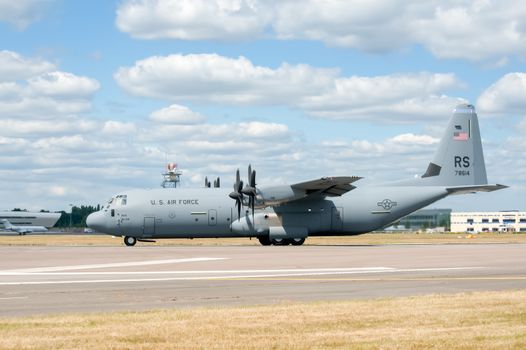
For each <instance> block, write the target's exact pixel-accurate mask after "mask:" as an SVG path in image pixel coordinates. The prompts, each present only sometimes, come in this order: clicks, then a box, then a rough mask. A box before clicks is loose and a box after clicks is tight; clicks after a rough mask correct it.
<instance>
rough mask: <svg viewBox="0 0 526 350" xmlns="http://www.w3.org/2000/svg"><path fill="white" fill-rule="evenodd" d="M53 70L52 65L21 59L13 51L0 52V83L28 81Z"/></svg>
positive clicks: (35, 60) (30, 59)
mask: <svg viewBox="0 0 526 350" xmlns="http://www.w3.org/2000/svg"><path fill="white" fill-rule="evenodd" d="M0 6H1V5H0ZM0 13H2V12H1V10H0ZM55 68H56V67H55V65H54V64H53V63H51V62H47V61H44V60H42V59H39V58H28V57H22V56H20V55H19V54H18V53H16V52H13V51H7V50H2V51H0V82H2V81H7V82H9V81H16V80H20V79H28V78H31V77H34V76H36V75H39V74H42V73H45V72H49V71H52V70H54V69H55Z"/></svg>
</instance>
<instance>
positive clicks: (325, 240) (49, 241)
mask: <svg viewBox="0 0 526 350" xmlns="http://www.w3.org/2000/svg"><path fill="white" fill-rule="evenodd" d="M397 243H429V244H434V243H443V244H447V243H526V234H511V233H510V234H494V233H481V234H477V235H469V234H465V233H443V234H440V233H432V234H431V233H420V234H416V233H369V234H364V235H359V236H342V237H335V236H331V237H309V238H308V239H307V240H306V241H305V245H356V244H397ZM137 244H138V245H144V246H148V245H161V246H177V245H195V246H199V245H212V246H213V245H259V242H258V240H257V239H252V240H250V239H248V238H221V239H216V238H207V239H201V238H200V239H164V240H163V239H161V240H158V241H157V242H156V243H141V242H138V243H137ZM6 245H35V246H76V245H78V246H120V245H124V243H123V240H122V238H121V237H112V236H107V235H89V234H79V235H27V236H17V235H16V236H15V235H0V246H6Z"/></svg>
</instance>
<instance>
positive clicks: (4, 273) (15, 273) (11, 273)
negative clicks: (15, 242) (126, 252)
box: [0, 267, 393, 276]
mask: <svg viewBox="0 0 526 350" xmlns="http://www.w3.org/2000/svg"><path fill="white" fill-rule="evenodd" d="M392 269H393V268H391V267H352V268H349V267H336V268H315V269H260V270H177V271H173V270H171V271H92V272H26V271H18V270H17V271H15V270H7V271H0V276H67V275H75V276H82V275H170V274H220V273H276V272H279V273H289V272H293V273H298V272H302V273H310V272H312V273H316V272H327V271H331V272H334V273H337V272H338V271H341V272H357V273H359V272H361V271H365V272H376V271H378V272H383V271H390V270H392ZM280 276H281V275H280Z"/></svg>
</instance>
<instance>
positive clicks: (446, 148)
mask: <svg viewBox="0 0 526 350" xmlns="http://www.w3.org/2000/svg"><path fill="white" fill-rule="evenodd" d="M422 179H424V180H425V182H426V184H429V185H444V186H464V185H484V184H487V183H488V179H487V176H486V165H485V164H484V154H483V151H482V142H481V139H480V130H479V123H478V119H477V113H476V112H475V107H473V106H472V105H470V104H460V105H458V106H457V107H456V108H455V109H454V110H453V115H452V117H451V120H450V121H449V124H448V126H447V129H446V132H445V133H444V136H442V140H441V141H440V145H439V147H438V150H437V152H436V153H435V157H434V158H433V161H432V162H430V163H429V165H428V167H427V170H426V172H425V173H424V174H423V175H422Z"/></svg>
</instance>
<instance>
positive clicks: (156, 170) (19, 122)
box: [0, 0, 526, 211]
mask: <svg viewBox="0 0 526 350" xmlns="http://www.w3.org/2000/svg"><path fill="white" fill-rule="evenodd" d="M525 60H526V3H525V2H516V1H513V2H512V1H504V0H501V1H490V0H475V1H462V0H458V1H448V0H441V1H407V0H391V1H387V0H370V1H364V0H346V1H337V0H281V1H273V0H267V1H262V0H120V1H109V0H91V1H66V0H17V1H11V0H0V179H1V181H0V210H9V209H13V208H24V209H29V210H41V209H44V210H51V211H56V210H68V208H69V206H70V204H74V205H81V204H84V205H96V204H102V203H105V202H106V201H107V200H108V199H109V198H111V196H112V195H114V194H116V193H119V192H121V191H124V190H126V189H130V188H156V187H159V186H160V183H161V181H162V177H161V173H162V172H163V170H164V169H165V165H166V163H167V162H175V163H177V164H178V167H179V169H180V170H182V171H183V176H182V182H181V185H180V186H181V187H202V186H203V182H204V178H205V176H208V177H209V178H215V177H217V176H219V177H221V181H222V185H223V186H227V187H230V186H232V184H233V182H234V180H235V171H236V169H237V168H241V173H242V174H244V173H245V172H246V170H245V169H246V167H247V166H248V164H252V167H253V168H255V169H256V170H257V176H258V178H257V182H258V185H260V186H264V185H266V184H268V185H274V184H280V183H294V182H298V181H305V180H310V179H316V178H320V177H323V176H342V175H355V176H361V177H363V178H364V179H362V180H360V181H359V182H357V183H356V185H358V186H359V185H362V184H375V183H384V182H389V181H393V180H403V179H409V178H413V177H415V176H417V175H422V174H423V173H424V172H425V170H426V168H427V164H428V163H429V162H430V161H431V160H432V158H433V154H434V152H435V149H436V148H437V144H438V142H439V139H440V137H441V136H442V133H443V129H444V128H445V126H446V124H447V121H448V120H449V118H450V114H451V111H452V110H453V108H454V107H455V106H456V105H457V104H458V103H465V102H469V103H472V104H474V105H475V106H476V109H477V112H478V116H479V122H480V127H481V133H482V138H483V147H484V154H485V159H486V168H487V173H488V180H489V182H490V183H500V184H506V185H508V186H510V188H509V189H505V190H502V191H497V192H495V193H481V194H477V195H466V196H453V197H450V198H447V199H445V200H442V201H440V202H438V203H435V204H433V205H432V207H435V208H437V207H440V208H452V209H453V210H455V211H479V210H480V211H489V210H491V211H497V210H514V209H516V210H526V204H524V198H526V157H525V155H524V150H526V137H525V136H524V135H525V134H526V113H525V112H524V111H525V110H526V65H525V63H526V62H525ZM349 195H352V193H351V194H349Z"/></svg>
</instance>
